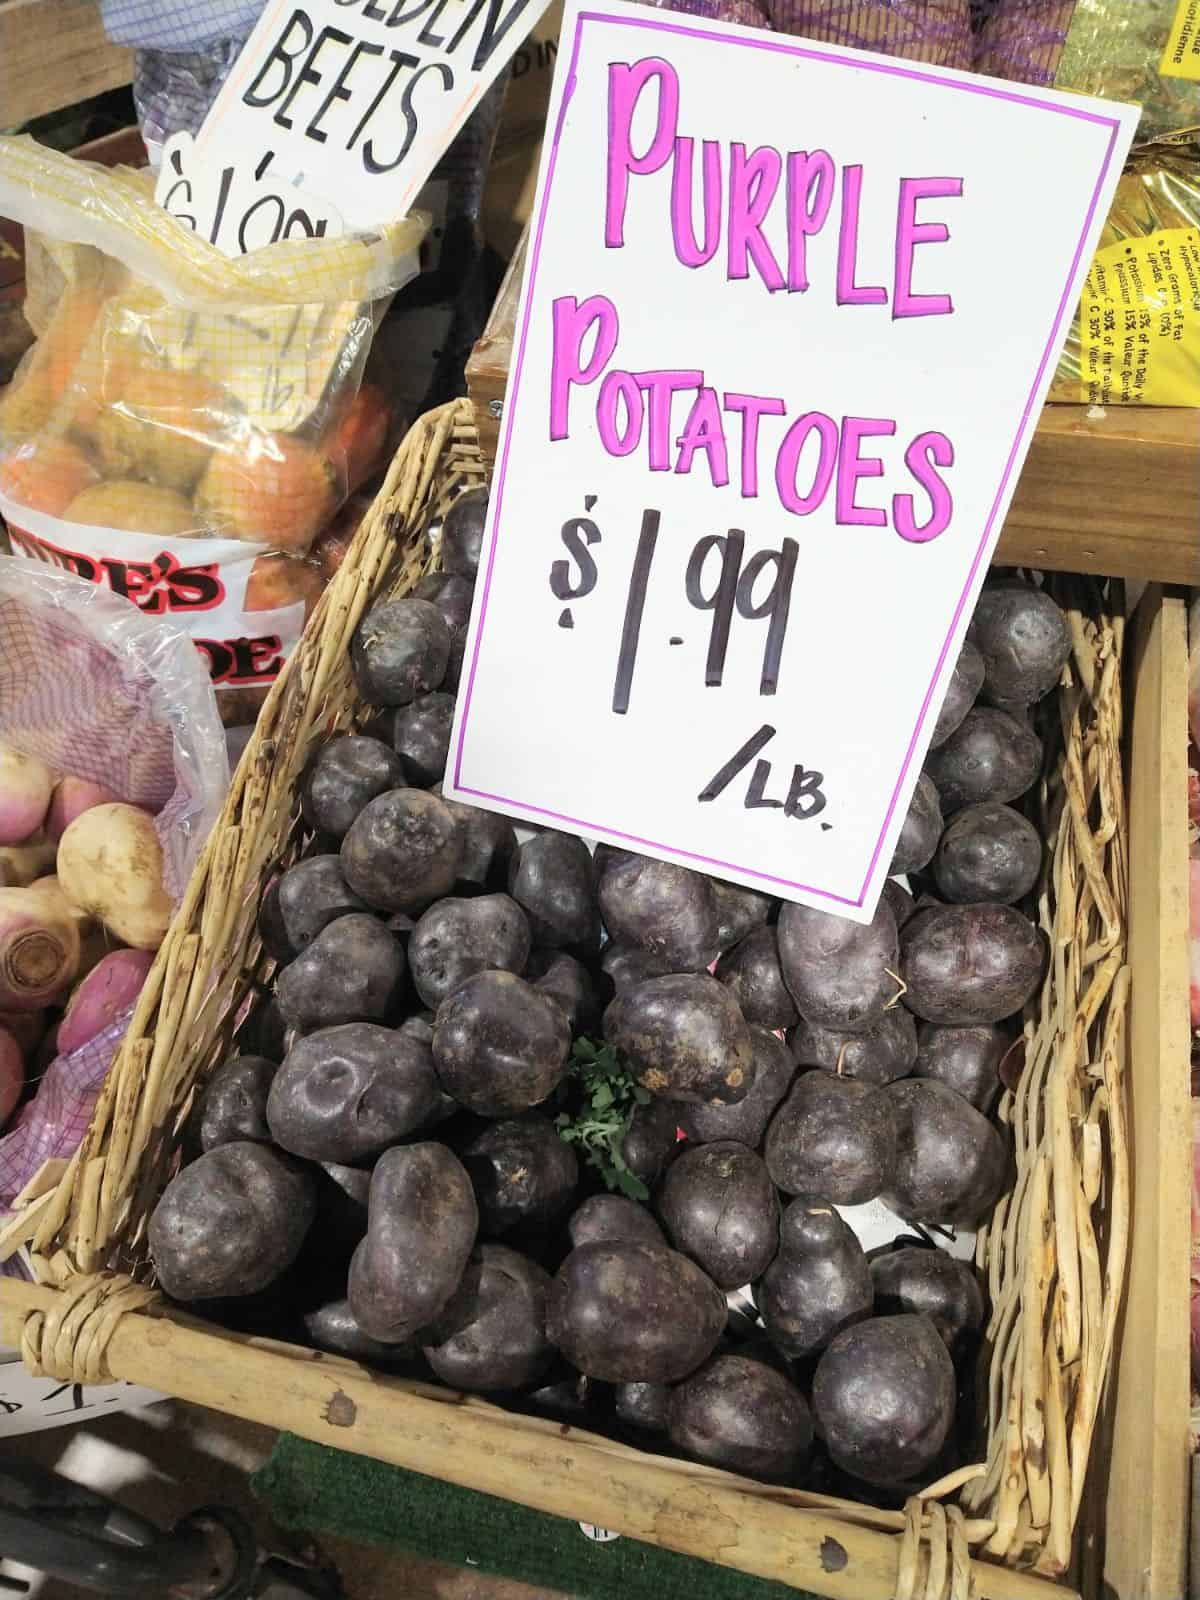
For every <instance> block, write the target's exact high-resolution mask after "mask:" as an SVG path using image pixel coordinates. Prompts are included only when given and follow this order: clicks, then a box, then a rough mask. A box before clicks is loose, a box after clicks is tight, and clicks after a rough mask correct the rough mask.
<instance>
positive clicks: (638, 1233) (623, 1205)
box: [567, 1194, 667, 1250]
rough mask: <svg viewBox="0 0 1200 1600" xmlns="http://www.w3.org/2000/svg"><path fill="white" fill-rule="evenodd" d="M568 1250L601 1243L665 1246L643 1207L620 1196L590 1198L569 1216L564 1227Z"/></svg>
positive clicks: (664, 1240) (656, 1226)
mask: <svg viewBox="0 0 1200 1600" xmlns="http://www.w3.org/2000/svg"><path fill="white" fill-rule="evenodd" d="M567 1234H568V1236H569V1238H570V1240H571V1248H572V1250H575V1249H578V1247H579V1246H580V1245H581V1244H595V1243H597V1242H603V1241H605V1240H619V1239H640V1240H641V1241H642V1243H643V1244H661V1245H665V1244H666V1242H667V1240H666V1235H665V1234H664V1233H663V1231H662V1229H661V1228H660V1227H659V1225H658V1223H657V1222H655V1220H654V1218H653V1217H652V1216H651V1215H650V1213H649V1212H648V1211H647V1210H646V1208H645V1207H644V1206H640V1205H638V1203H637V1201H636V1200H630V1199H629V1198H628V1197H627V1196H626V1195H623V1194H594V1195H592V1196H591V1198H590V1199H588V1200H585V1201H584V1202H583V1204H582V1205H581V1206H579V1207H578V1208H577V1209H576V1210H575V1211H574V1212H573V1213H572V1214H571V1220H570V1222H568V1224H567Z"/></svg>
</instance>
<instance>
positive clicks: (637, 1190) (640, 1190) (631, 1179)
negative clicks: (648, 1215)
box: [616, 1167, 650, 1200]
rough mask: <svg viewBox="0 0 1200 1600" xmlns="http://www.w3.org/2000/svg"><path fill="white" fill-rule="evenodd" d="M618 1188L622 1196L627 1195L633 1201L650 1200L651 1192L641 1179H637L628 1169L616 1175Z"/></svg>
mask: <svg viewBox="0 0 1200 1600" xmlns="http://www.w3.org/2000/svg"><path fill="white" fill-rule="evenodd" d="M616 1179H617V1181H616V1187H617V1188H618V1189H620V1191H621V1193H622V1194H627V1195H628V1196H629V1198H630V1199H631V1200H648V1199H649V1198H650V1191H649V1189H647V1187H646V1185H645V1184H644V1183H643V1182H642V1180H641V1179H640V1178H639V1177H636V1176H635V1175H634V1174H633V1173H632V1172H630V1171H629V1169H628V1168H627V1167H625V1168H623V1169H622V1170H621V1171H620V1172H618V1173H617V1174H616Z"/></svg>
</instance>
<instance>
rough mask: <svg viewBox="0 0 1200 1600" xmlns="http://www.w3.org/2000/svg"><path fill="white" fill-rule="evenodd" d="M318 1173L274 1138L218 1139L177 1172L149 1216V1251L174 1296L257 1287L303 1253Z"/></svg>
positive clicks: (209, 1296)
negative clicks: (279, 1148) (298, 1161)
mask: <svg viewBox="0 0 1200 1600" xmlns="http://www.w3.org/2000/svg"><path fill="white" fill-rule="evenodd" d="M316 1207H317V1203H316V1197H315V1189H314V1184H313V1180H312V1178H311V1177H310V1176H309V1174H308V1173H307V1172H305V1171H304V1170H303V1168H301V1167H300V1166H298V1165H297V1164H296V1163H295V1162H293V1161H291V1160H290V1159H289V1158H288V1157H287V1156H283V1155H280V1154H279V1152H278V1151H277V1150H273V1149H272V1148H271V1147H270V1146H269V1145H265V1144H253V1143H251V1142H250V1141H249V1140H241V1141H238V1142H236V1143H234V1144H223V1145H219V1146H218V1147H217V1148H216V1149H215V1150H209V1151H208V1152H207V1153H206V1154H204V1155H202V1156H200V1157H198V1158H197V1160H195V1161H193V1162H192V1164H191V1166H189V1167H184V1169H183V1171H182V1172H180V1173H178V1174H177V1175H176V1176H175V1177H174V1178H172V1179H171V1181H170V1183H169V1184H168V1185H167V1187H166V1188H165V1189H164V1190H163V1194H162V1199H161V1200H160V1201H159V1202H158V1204H157V1206H155V1208H154V1213H153V1215H152V1216H151V1218H150V1228H149V1242H150V1254H151V1257H152V1258H153V1261H154V1270H155V1272H156V1273H157V1274H158V1281H159V1283H160V1284H161V1285H162V1287H163V1289H164V1290H165V1291H166V1293H167V1294H169V1295H170V1296H171V1298H172V1299H173V1300H215V1299H218V1298H222V1297H225V1296H229V1295H247V1294H255V1293H257V1291H258V1290H260V1289H265V1288H266V1287H267V1285H268V1284H269V1283H274V1281H275V1279H276V1278H278V1277H280V1276H281V1274H282V1273H284V1272H285V1271H286V1270H287V1268H288V1267H290V1266H291V1264H292V1262H293V1261H294V1260H295V1259H296V1257H297V1256H298V1255H299V1254H300V1247H301V1245H302V1244H303V1243H304V1236H305V1234H306V1233H307V1232H308V1230H309V1227H310V1225H311V1223H312V1220H313V1217H314V1216H315V1214H316Z"/></svg>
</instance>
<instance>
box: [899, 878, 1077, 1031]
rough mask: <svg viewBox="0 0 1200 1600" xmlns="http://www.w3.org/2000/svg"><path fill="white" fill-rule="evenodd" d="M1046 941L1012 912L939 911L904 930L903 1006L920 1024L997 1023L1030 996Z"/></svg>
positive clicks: (1043, 959) (968, 908) (1043, 958)
mask: <svg viewBox="0 0 1200 1600" xmlns="http://www.w3.org/2000/svg"><path fill="white" fill-rule="evenodd" d="M1045 966H1046V941H1045V938H1044V936H1043V935H1042V933H1041V932H1040V931H1039V930H1038V929H1037V928H1035V927H1034V925H1033V923H1032V922H1030V920H1029V918H1028V917H1023V916H1022V915H1021V913H1020V912H1019V911H1015V910H1014V909H1013V907H1012V906H997V905H976V906H942V907H938V908H936V909H930V910H928V911H922V912H921V913H920V915H919V916H916V917H914V918H913V919H912V921H911V922H910V923H909V924H908V926H907V927H906V928H905V930H904V937H903V940H902V941H901V950H900V975H901V977H902V978H903V979H904V982H905V984H906V985H907V988H906V990H905V993H904V1003H905V1005H906V1006H907V1007H908V1009H909V1010H910V1011H915V1012H916V1014H917V1016H919V1017H923V1018H924V1020H925V1021H926V1022H950V1023H954V1024H956V1025H958V1026H964V1025H968V1024H970V1025H974V1024H976V1023H981V1022H1000V1021H1001V1020H1002V1019H1003V1018H1004V1017H1011V1016H1012V1014H1013V1012H1014V1011H1019V1010H1020V1009H1021V1007H1022V1006H1023V1005H1024V1004H1025V1002H1026V1001H1027V1000H1028V999H1029V998H1030V997H1031V996H1032V995H1033V994H1034V993H1035V992H1036V991H1037V987H1038V985H1039V984H1040V983H1041V981H1042V974H1043V972H1044V971H1045Z"/></svg>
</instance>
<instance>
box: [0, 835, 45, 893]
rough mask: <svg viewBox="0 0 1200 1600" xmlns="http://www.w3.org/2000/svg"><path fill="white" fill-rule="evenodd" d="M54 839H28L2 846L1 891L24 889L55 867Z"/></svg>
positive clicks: (0, 855) (0, 858) (0, 857)
mask: <svg viewBox="0 0 1200 1600" xmlns="http://www.w3.org/2000/svg"><path fill="white" fill-rule="evenodd" d="M54 856H55V848H54V841H53V840H52V839H41V838H39V839H26V841H25V843H24V844H6V845H2V846H0V889H24V888H25V887H26V885H27V884H31V883H32V882H33V881H34V880H35V879H36V878H40V877H41V876H42V874H43V873H44V872H49V871H51V869H52V868H53V866H54Z"/></svg>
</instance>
